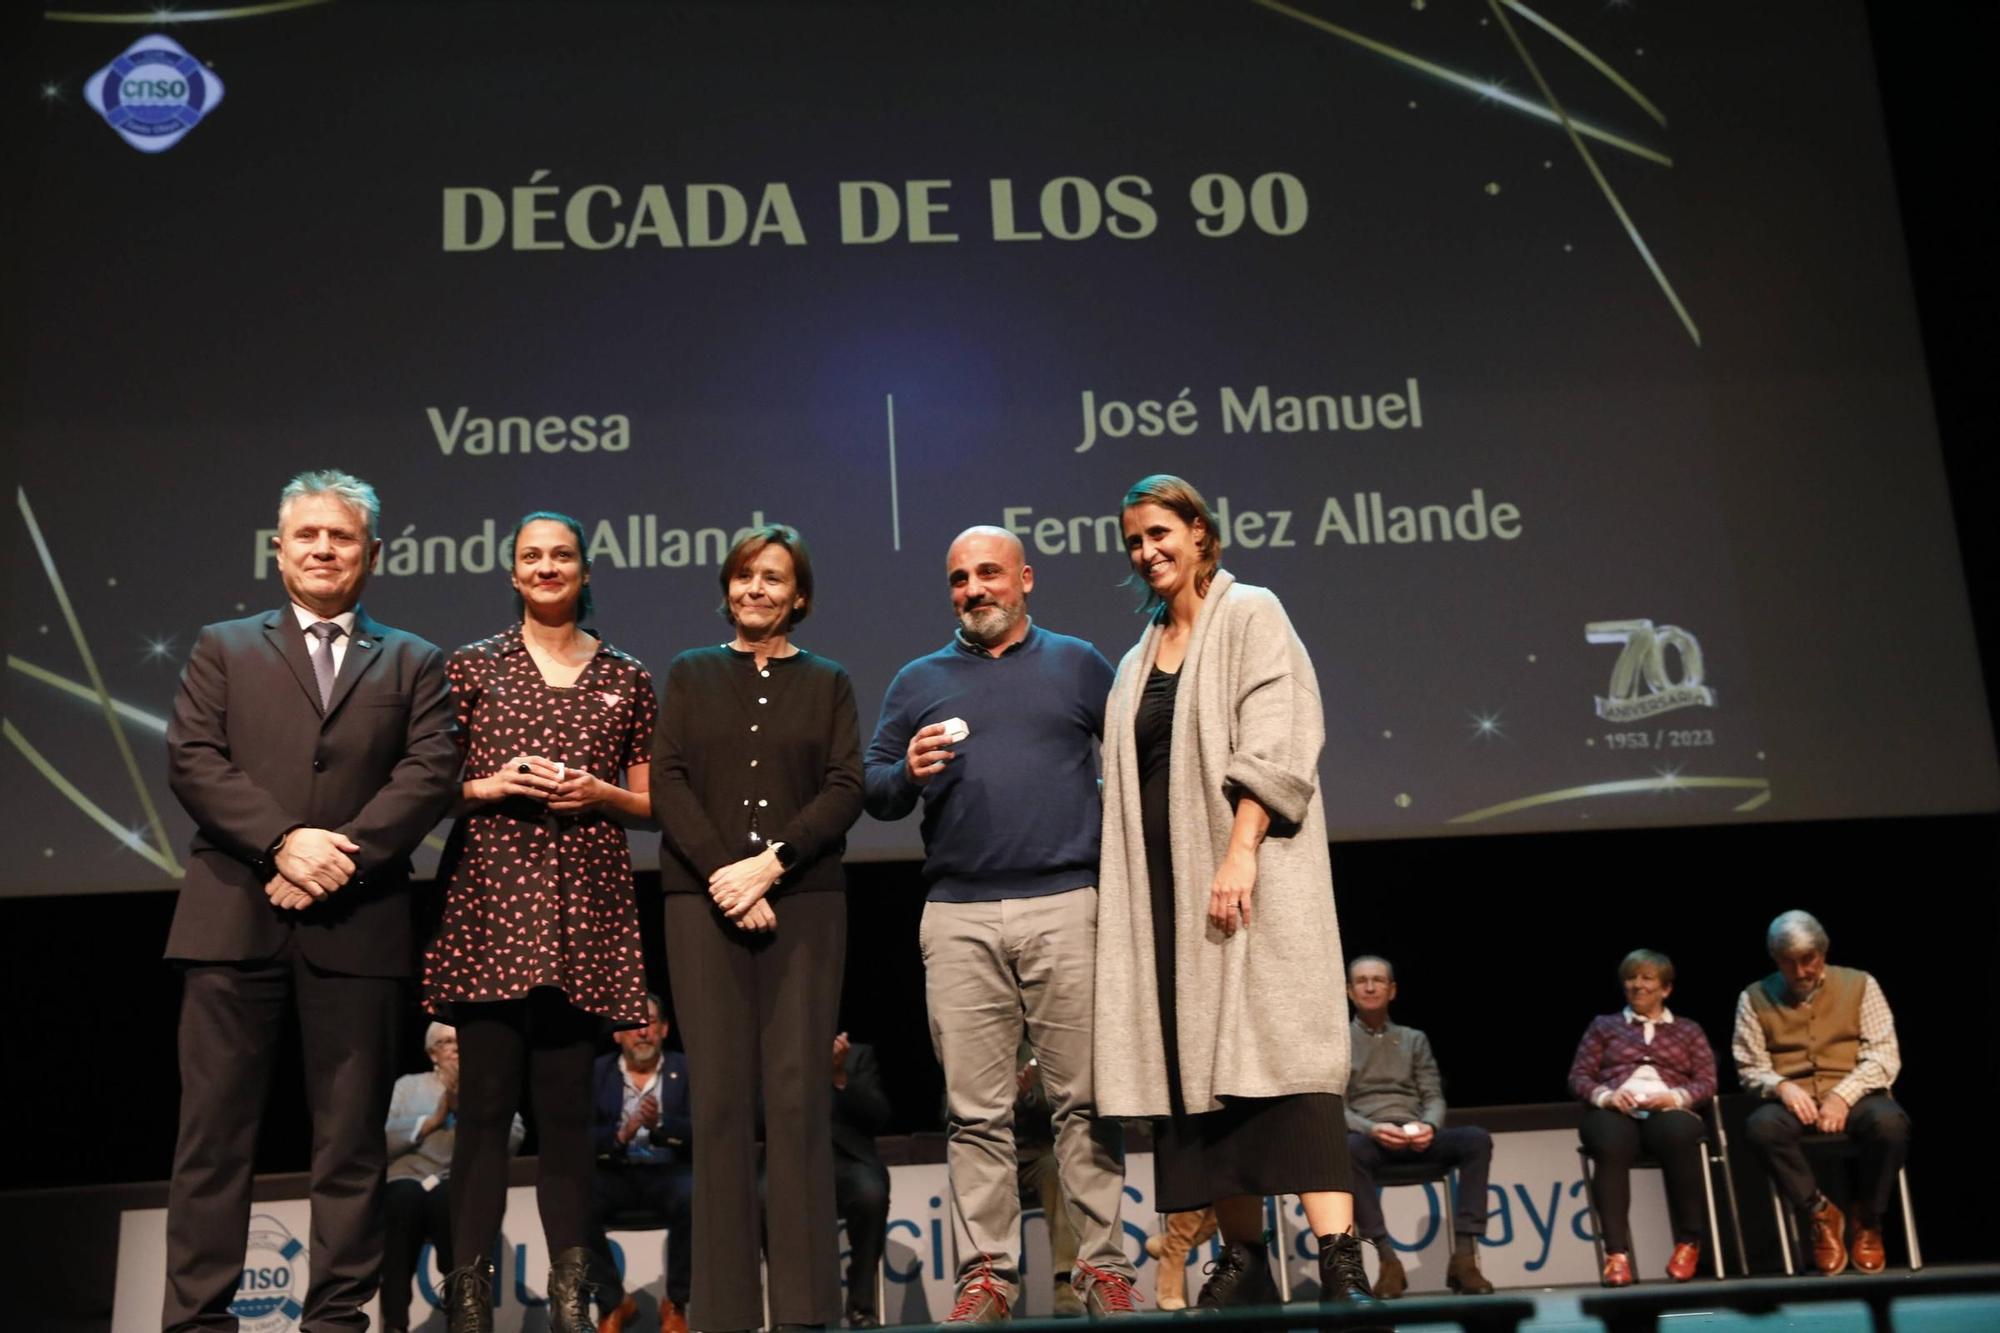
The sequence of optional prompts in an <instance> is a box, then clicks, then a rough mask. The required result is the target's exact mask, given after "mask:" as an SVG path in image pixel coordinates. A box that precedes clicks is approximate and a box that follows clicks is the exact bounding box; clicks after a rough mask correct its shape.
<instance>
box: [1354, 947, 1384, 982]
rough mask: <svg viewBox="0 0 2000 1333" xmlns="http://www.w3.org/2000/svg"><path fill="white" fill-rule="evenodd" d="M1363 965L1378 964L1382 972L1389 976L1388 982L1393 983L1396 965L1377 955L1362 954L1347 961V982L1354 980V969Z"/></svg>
mask: <svg viewBox="0 0 2000 1333" xmlns="http://www.w3.org/2000/svg"><path fill="white" fill-rule="evenodd" d="M1363 963H1380V964H1381V965H1382V970H1383V971H1384V972H1387V973H1388V974H1389V980H1391V981H1394V980H1395V979H1396V965H1395V964H1394V963H1392V962H1390V961H1389V960H1388V959H1386V958H1384V957H1383V956H1382V955H1381V954H1379V953H1364V954H1356V955H1355V956H1354V957H1352V958H1350V959H1348V960H1347V979H1348V980H1349V981H1352V980H1354V969H1355V968H1357V967H1360V966H1361V965H1362V964H1363Z"/></svg>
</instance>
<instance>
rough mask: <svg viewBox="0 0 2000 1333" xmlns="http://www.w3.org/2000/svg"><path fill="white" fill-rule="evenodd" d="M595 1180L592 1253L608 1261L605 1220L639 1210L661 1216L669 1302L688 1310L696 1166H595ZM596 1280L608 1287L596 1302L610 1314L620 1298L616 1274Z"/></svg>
mask: <svg viewBox="0 0 2000 1333" xmlns="http://www.w3.org/2000/svg"><path fill="white" fill-rule="evenodd" d="M595 1181H596V1185H595V1188H594V1190H593V1192H592V1196H591V1237H590V1247H591V1249H593V1250H595V1251H596V1252H597V1253H598V1254H599V1255H600V1256H602V1257H603V1258H604V1260H605V1261H606V1262H607V1263H608V1262H609V1260H610V1257H611V1241H610V1239H609V1238H608V1237H607V1236H605V1234H604V1222H605V1219H606V1218H607V1217H610V1216H611V1215H612V1214H614V1213H630V1212H640V1211H643V1212H646V1213H650V1214H652V1215H653V1216H654V1217H657V1218H659V1219H660V1220H661V1221H663V1222H665V1223H666V1224H667V1299H668V1300H670V1301H672V1302H673V1303H674V1304H675V1305H678V1306H680V1307H681V1308H682V1309H683V1310H685V1309H687V1304H688V1293H689V1286H690V1284H691V1283H692V1282H693V1281H694V1222H693V1217H694V1168H693V1167H691V1166H689V1165H688V1164H687V1163H686V1162H661V1163H659V1164H657V1165H655V1164H651V1163H644V1162H632V1163H626V1164H624V1165H619V1166H612V1165H609V1164H607V1163H604V1162H599V1163H598V1164H597V1175H596V1177H595ZM599 1276H600V1277H601V1278H603V1279H604V1281H605V1283H606V1287H607V1289H606V1290H605V1291H604V1292H603V1294H602V1296H601V1298H600V1302H599V1303H600V1304H601V1305H602V1306H603V1307H604V1308H605V1309H606V1310H607V1311H609V1310H611V1309H614V1308H616V1307H617V1305H618V1302H619V1301H620V1300H622V1299H623V1298H624V1293H623V1286H622V1283H619V1282H618V1281H617V1277H618V1275H617V1273H616V1271H615V1270H613V1271H609V1272H604V1273H601V1274H600V1275H599Z"/></svg>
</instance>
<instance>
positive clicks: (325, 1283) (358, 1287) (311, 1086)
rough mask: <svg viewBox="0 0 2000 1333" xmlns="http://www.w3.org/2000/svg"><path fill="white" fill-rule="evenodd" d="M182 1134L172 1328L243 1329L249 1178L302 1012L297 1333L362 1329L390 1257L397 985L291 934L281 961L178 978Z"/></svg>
mask: <svg viewBox="0 0 2000 1333" xmlns="http://www.w3.org/2000/svg"><path fill="white" fill-rule="evenodd" d="M182 978H183V986H182V991H181V1015H180V1074H181V1112H180V1131H179V1136H178V1138H177V1140H176V1142H175V1144H174V1174H173V1180H172V1183H171V1184H170V1185H169V1186H168V1189H167V1288H166V1298H165V1301H164V1303H163V1306H162V1310H161V1315H160V1325H161V1327H162V1329H164V1330H166V1333H184V1330H194V1329H230V1330H233V1329H235V1328H236V1326H237V1319H236V1316H234V1315H232V1314H230V1313H229V1306H230V1303H231V1302H232V1301H234V1300H235V1299H236V1294H237V1283H238V1281H239V1280H240V1278H241V1277H242V1273H243V1254H244V1248H245V1244H246V1242H247V1239H248V1236H249V1229H250V1176H251V1168H252V1164H253V1161H254V1158H255V1155H256V1147H257V1127H258V1124H259V1122H260V1121H261V1120H262V1119H263V1116H264V1101H265V1097H266V1095H267V1094H268V1093H269V1091H270V1073H271V1063H272V1059H273V1057H274V1056H275V1055H276V1053H277V1050H278V1046H279V1043H280V1042H282V1041H284V1040H285V1026H286V1025H285V1019H286V1017H287V1015H288V1014H289V1013H290V1012H291V1011H292V1010H293V1009H294V1008H296V1009H297V1011H298V1017H299V1034H300V1046H301V1050H302V1053H303V1055H304V1057H305V1080H306V1105H307V1107H308V1108H309V1109H310V1111H311V1114H312V1131H313V1132H312V1168H311V1170H312V1227H311V1234H310V1236H308V1237H301V1238H300V1239H303V1240H305V1242H306V1244H307V1245H308V1246H309V1247H310V1252H311V1257H310V1259H309V1261H308V1263H309V1275H308V1277H307V1281H306V1289H305V1298H304V1301H303V1302H302V1304H303V1313H302V1314H301V1316H300V1319H299V1328H300V1329H301V1330H302V1333H329V1331H330V1330H335V1329H356V1330H359V1329H365V1328H367V1327H368V1320H367V1318H366V1317H365V1316H363V1314H362V1313H361V1307H362V1306H364V1305H366V1304H367V1303H368V1299H369V1297H371V1296H373V1295H374V1294H375V1282H376V1275H377V1272H378V1270H379V1269H380V1268H381V1266H382V1184H383V1181H382V1172H383V1169H384V1167H385V1166H386V1165H387V1160H388V1145H387V1143H386V1142H385V1141H384V1139H383V1137H382V1124H383V1122H384V1121H385V1120H386V1119H387V1118H388V1115H389V1089H390V1086H391V1084H392V1082H393V1079H392V1078H391V1076H390V1068H391V1065H392V1062H393V1054H394V1051H395V1045H396V1029H397V1023H398V1020H399V1019H400V1018H401V1016H402V1001H403V982H402V981H401V980H400V979H398V978H395V977H352V976H345V975H341V974H338V973H332V972H324V971H321V970H320V969H318V968H316V967H314V966H313V965H312V964H310V963H308V962H307V961H306V960H305V958H304V957H303V956H302V955H301V953H300V952H299V949H298V945H297V942H296V937H294V939H293V940H292V941H291V942H289V943H287V945H286V947H285V949H284V951H283V952H281V953H280V954H279V955H278V956H277V957H276V958H272V959H268V960H265V961H263V962H254V963H199V964H193V965H190V966H188V967H186V968H185V969H184V970H183V973H182Z"/></svg>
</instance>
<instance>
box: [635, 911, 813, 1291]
mask: <svg viewBox="0 0 2000 1333" xmlns="http://www.w3.org/2000/svg"><path fill="white" fill-rule="evenodd" d="M773 905H774V906H775V907H776V909H777V912H778V928H777V929H776V930H775V931H771V932H768V933H764V934H751V933H749V932H746V931H742V930H739V929H737V928H736V927H735V926H734V925H732V924H731V923H730V922H729V920H728V919H727V918H725V917H724V916H723V915H722V913H721V912H720V911H719V910H718V909H717V908H716V907H715V906H714V905H713V904H712V903H711V902H710V901H709V900H708V899H707V898H706V897H703V896H699V895H696V894H691V893H670V894H668V895H667V908H666V915H667V970H668V973H669V975H670V979H671V981H672V983H673V991H674V1014H675V1017H676V1018H678V1019H679V1021H680V1028H681V1041H682V1044H683V1045H684V1046H685V1047H686V1048H687V1056H688V1065H689V1067H690V1071H691V1073H692V1075H693V1077H692V1078H691V1079H690V1080H689V1093H690V1097H691V1100H692V1105H693V1112H694V1291H693V1303H692V1305H691V1306H690V1308H689V1322H690V1323H692V1324H693V1326H694V1327H696V1328H701V1329H745V1328H761V1327H763V1324H764V1302H763V1293H762V1292H761V1291H760V1290H759V1285H758V1280H757V1243H758V1236H759V1230H760V1228H759V1226H758V1217H757V1211H758V1210H757V1101H758V1093H759V1091H760V1090H761V1091H762V1094H763V1104H764V1122H765V1128H766V1139H765V1141H766V1150H767V1153H768V1160H769V1163H770V1177H771V1180H770V1196H771V1208H770V1225H769V1228H768V1231H769V1237H770V1246H771V1250H770V1266H769V1274H770V1283H771V1320H772V1322H773V1323H776V1324H831V1323H835V1322H837V1321H838V1320H839V1318H840V1269H839V1255H838V1251H837V1250H836V1248H835V1243H836V1234H835V1230H834V1206H833V1131H832V1128H831V1126H832V1117H833V1034H834V1032H835V1030H836V1024H837V1022H838V1018H839V1008H840V978H841V972H842V970H843V968H844V966H845V963H846V957H847V899H846V897H845V895H843V894H838V893H802V894H798V895H795V896H788V897H784V898H780V899H778V900H777V901H776V902H775V903H774V904H773Z"/></svg>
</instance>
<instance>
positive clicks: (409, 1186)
mask: <svg viewBox="0 0 2000 1333" xmlns="http://www.w3.org/2000/svg"><path fill="white" fill-rule="evenodd" d="M382 1231H383V1244H382V1328H383V1330H384V1333H402V1330H406V1329H408V1328H409V1326H410V1283H411V1282H412V1281H413V1280H414V1279H415V1278H416V1275H417V1256H418V1255H419V1254H422V1253H423V1249H424V1242H425V1241H429V1242H430V1243H431V1244H432V1245H433V1246H435V1247H436V1249H437V1261H438V1267H439V1268H440V1269H442V1270H443V1271H445V1272H450V1271H451V1267H452V1263H451V1195H450V1191H448V1190H446V1189H445V1187H444V1186H443V1185H438V1186H436V1187H435V1188H432V1189H425V1188H424V1182H423V1181H421V1180H416V1179H412V1178H411V1177H408V1176H405V1177H403V1178H402V1179H400V1180H392V1181H390V1182H389V1187H388V1189H387V1190H385V1191H384V1192H383V1195H382ZM427 1313H428V1312H427Z"/></svg>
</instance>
